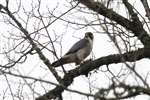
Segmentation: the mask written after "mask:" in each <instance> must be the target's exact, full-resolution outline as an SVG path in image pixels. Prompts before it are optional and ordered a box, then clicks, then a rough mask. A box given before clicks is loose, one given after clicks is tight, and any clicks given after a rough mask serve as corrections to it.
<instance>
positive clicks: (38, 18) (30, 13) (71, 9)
mask: <svg viewBox="0 0 150 100" xmlns="http://www.w3.org/2000/svg"><path fill="white" fill-rule="evenodd" d="M149 4H150V2H149V1H148V0H141V1H140V0H63V1H62V0H61V1H60V0H56V1H53V0H52V1H42V0H34V1H30V0H16V1H14V0H12V1H11V0H2V1H0V20H1V22H0V23H1V30H0V33H1V50H0V52H1V53H0V54H1V64H0V72H1V80H2V83H3V84H4V86H3V90H2V91H1V98H2V99H8V98H9V99H10V98H11V99H13V100H16V99H20V100H22V99H29V100H31V99H35V98H36V100H49V99H56V98H58V99H59V100H62V99H65V96H64V92H66V91H69V92H70V93H77V94H80V96H81V95H83V96H84V97H87V98H86V99H90V98H92V99H95V100H117V99H127V98H133V97H137V96H139V95H141V94H142V95H147V96H148V97H149V96H150V89H149V71H150V68H148V65H146V64H149V58H150V45H149V44H150V36H149V32H150V28H149V21H150V8H149ZM139 5H140V6H139ZM66 9H67V10H66ZM85 30H90V31H92V32H93V33H94V35H95V40H96V39H97V40H100V39H102V38H101V37H103V36H104V37H106V36H107V40H108V39H109V41H108V43H109V44H111V45H113V48H112V49H113V50H111V51H112V52H111V53H110V54H109V55H104V56H97V55H96V52H97V54H98V53H100V52H101V51H98V50H99V49H98V48H101V49H100V50H102V49H103V47H106V45H105V46H102V44H100V43H95V44H96V45H95V49H97V50H95V49H94V50H93V56H91V58H92V59H91V60H86V61H85V62H83V63H82V64H81V65H79V66H74V65H72V64H71V65H64V66H60V68H54V67H53V66H51V62H53V61H54V60H56V59H58V58H59V57H60V56H61V55H62V54H63V52H65V50H63V49H64V48H63V46H64V45H63V41H65V39H63V38H66V37H67V35H66V34H69V35H70V34H71V33H77V32H78V33H80V32H85ZM74 36H76V37H77V35H76V34H74ZM98 36H101V37H99V38H98ZM66 39H67V38H66ZM66 41H67V43H68V39H67V40H66ZM65 43H66V42H65ZM66 45H67V46H68V45H70V44H66ZM114 46H115V47H114ZM62 48H63V49H62ZM113 51H115V53H114V52H113ZM103 53H104V54H105V52H104V51H103V52H102V54H103ZM94 55H95V57H94ZM140 62H141V63H142V62H143V64H142V65H141V64H140ZM70 66H72V67H71V69H69V67H70ZM145 66H146V67H145ZM67 67H68V68H67ZM143 72H144V73H143ZM80 76H84V78H86V79H88V80H89V83H88V84H89V85H88V86H89V91H86V92H82V91H80V89H78V88H77V87H75V86H73V85H74V82H76V78H77V77H80ZM97 76H98V77H97ZM99 76H101V77H99ZM103 76H105V77H104V78H103V79H105V80H102V79H101V78H102V77H103ZM95 77H97V80H100V81H106V83H107V84H104V83H103V84H101V85H102V86H99V85H100V83H99V81H97V80H95V79H96V78H95ZM4 80H5V81H4ZM91 81H92V82H91ZM93 81H94V82H93ZM71 86H72V87H75V88H76V89H72V88H71ZM83 86H84V85H83ZM80 88H82V87H80Z"/></svg>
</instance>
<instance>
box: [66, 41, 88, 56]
mask: <svg viewBox="0 0 150 100" xmlns="http://www.w3.org/2000/svg"><path fill="white" fill-rule="evenodd" d="M87 43H88V40H87V39H81V40H80V41H78V42H77V43H75V44H74V45H73V46H72V47H71V48H70V50H69V51H68V52H67V53H66V55H68V54H70V53H75V52H77V51H78V50H80V49H82V48H84V47H85V46H86V45H87Z"/></svg>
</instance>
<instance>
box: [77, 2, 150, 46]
mask: <svg viewBox="0 0 150 100" xmlns="http://www.w3.org/2000/svg"><path fill="white" fill-rule="evenodd" d="M77 1H79V2H80V3H82V4H83V5H85V6H87V7H88V8H89V9H91V10H93V11H94V12H97V13H98V14H100V15H103V16H104V17H107V18H109V19H110V20H113V21H115V22H117V23H118V24H120V25H121V26H123V27H124V28H126V29H128V30H130V31H132V32H133V34H134V35H135V36H137V37H138V39H139V40H140V41H141V42H142V43H143V45H144V46H145V47H147V48H150V36H149V35H148V34H147V32H146V31H145V30H144V28H143V25H142V23H141V22H140V21H139V19H137V18H138V17H137V15H136V20H135V19H134V21H130V20H128V19H127V18H125V17H123V16H121V15H119V14H117V13H116V12H115V11H113V10H112V9H108V8H106V7H105V6H104V5H103V4H101V3H100V2H95V1H94V0H77ZM123 1H124V2H127V0H123ZM127 3H128V2H127ZM128 5H129V3H128ZM130 8H131V7H130ZM132 16H133V15H132ZM134 16H135V15H134Z"/></svg>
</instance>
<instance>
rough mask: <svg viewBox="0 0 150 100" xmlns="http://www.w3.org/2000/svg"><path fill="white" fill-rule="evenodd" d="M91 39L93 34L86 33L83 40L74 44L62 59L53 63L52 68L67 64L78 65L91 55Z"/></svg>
mask: <svg viewBox="0 0 150 100" xmlns="http://www.w3.org/2000/svg"><path fill="white" fill-rule="evenodd" d="M93 39H94V36H93V34H92V33H91V32H86V33H85V36H84V38H83V39H81V40H80V41H78V42H76V43H75V44H74V45H73V46H72V47H71V49H70V50H69V51H68V52H67V53H66V54H65V55H64V56H63V57H61V58H60V59H58V60H57V61H55V62H53V63H52V66H53V67H58V66H61V65H64V64H68V63H75V64H76V65H79V64H80V63H81V62H82V61H83V60H84V59H85V58H86V57H87V56H88V55H89V54H90V53H91V51H92V48H93Z"/></svg>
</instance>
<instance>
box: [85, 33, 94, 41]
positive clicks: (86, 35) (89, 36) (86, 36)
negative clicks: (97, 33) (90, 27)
mask: <svg viewBox="0 0 150 100" xmlns="http://www.w3.org/2000/svg"><path fill="white" fill-rule="evenodd" d="M85 38H90V39H91V40H93V39H94V36H93V33H91V32H86V33H85Z"/></svg>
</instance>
